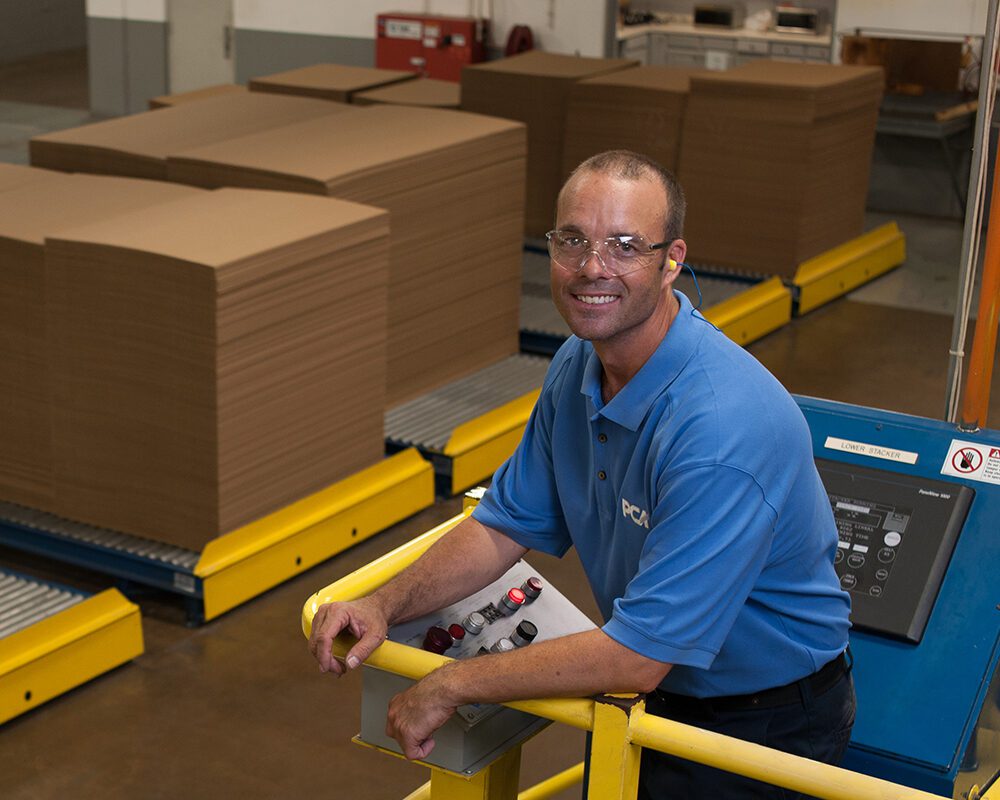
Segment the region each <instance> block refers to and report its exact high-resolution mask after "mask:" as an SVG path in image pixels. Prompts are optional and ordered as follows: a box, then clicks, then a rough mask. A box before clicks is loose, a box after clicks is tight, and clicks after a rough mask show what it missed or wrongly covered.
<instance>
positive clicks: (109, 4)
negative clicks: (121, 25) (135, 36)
mask: <svg viewBox="0 0 1000 800" xmlns="http://www.w3.org/2000/svg"><path fill="white" fill-rule="evenodd" d="M86 8H87V16H88V17H104V18H105V19H123V18H124V17H125V0H87V6H86Z"/></svg>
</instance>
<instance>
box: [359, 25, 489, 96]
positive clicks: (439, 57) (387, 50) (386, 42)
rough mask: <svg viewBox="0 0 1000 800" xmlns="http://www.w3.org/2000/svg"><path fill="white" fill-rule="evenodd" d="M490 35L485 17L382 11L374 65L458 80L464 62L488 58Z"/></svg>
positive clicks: (377, 29) (472, 62)
mask: <svg viewBox="0 0 1000 800" xmlns="http://www.w3.org/2000/svg"><path fill="white" fill-rule="evenodd" d="M488 37H489V23H488V21H487V20H484V19H477V18H474V17H445V16H436V15H429V14H413V13H410V12H404V11H393V12H389V13H385V14H379V15H378V16H377V17H376V23H375V66H376V67H378V68H379V69H403V70H410V71H411V72H419V73H420V74H422V75H424V76H426V77H428V78H437V79H439V80H444V81H457V80H459V79H460V78H461V77H462V67H463V66H464V65H466V64H475V63H477V62H479V61H485V60H486V41H487V39H488Z"/></svg>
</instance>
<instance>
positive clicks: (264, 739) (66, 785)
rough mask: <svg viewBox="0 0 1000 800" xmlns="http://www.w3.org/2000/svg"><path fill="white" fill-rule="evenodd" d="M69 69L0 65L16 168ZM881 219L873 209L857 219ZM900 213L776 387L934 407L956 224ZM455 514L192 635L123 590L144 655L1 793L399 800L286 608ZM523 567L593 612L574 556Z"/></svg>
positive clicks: (788, 346)
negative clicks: (903, 237)
mask: <svg viewBox="0 0 1000 800" xmlns="http://www.w3.org/2000/svg"><path fill="white" fill-rule="evenodd" d="M74 63H75V65H76V66H75V67H73V66H72V65H73V64H74ZM65 64H69V65H70V66H69V67H68V68H67V69H66V70H64V72H66V73H67V74H65V75H63V76H62V77H60V70H59V69H58V68H57V67H56V66H52V65H49V66H48V67H45V68H41V67H39V66H38V64H35V69H34V71H32V70H21V71H18V70H16V69H15V70H11V69H10V68H6V69H7V72H6V74H7V75H14V76H20V77H17V79H16V80H13V81H10V82H8V81H5V79H4V75H5V72H4V69H3V68H0V160H7V161H14V162H22V163H23V162H24V161H25V160H26V150H25V141H26V139H27V138H28V137H29V136H30V135H33V133H34V132H36V131H39V130H51V129H57V128H61V127H66V126H69V125H75V124H79V123H80V122H81V121H82V120H83V119H85V118H86V116H87V114H86V111H85V110H83V109H85V106H86V101H85V97H83V96H81V94H80V92H81V88H80V87H81V86H82V87H83V91H85V81H84V82H81V80H80V76H79V64H80V62H79V57H77V60H76V61H75V62H74V61H73V58H71V57H67V58H66V59H65ZM32 75H35V76H36V78H37V85H36V88H35V89H34V90H32V89H31V88H30V87H31V85H32V80H34V79H33V78H32V77H31V76H32ZM26 86H27V87H28V88H25V87H26ZM73 86H75V87H76V89H75V90H74V89H73V88H72V87H73ZM11 87H13V88H11ZM67 87H69V88H67ZM8 89H9V91H8ZM74 92H75V93H74ZM881 219H882V217H880V216H876V215H873V216H872V218H871V220H870V223H871V224H872V225H875V224H878V223H879V222H880V221H881ZM899 221H900V224H901V225H903V227H904V229H905V230H906V232H907V235H908V242H909V259H908V262H907V264H906V265H904V266H903V267H901V268H900V269H898V270H896V271H895V272H893V273H891V274H889V275H887V276H884V277H883V278H881V279H879V280H878V281H877V282H875V283H873V284H871V285H869V286H868V287H865V288H863V289H861V290H860V291H858V292H856V293H855V294H854V295H852V296H851V298H847V299H841V300H838V301H836V302H834V303H831V304H830V305H828V306H825V307H823V308H821V309H818V310H817V311H815V312H813V313H812V314H810V315H808V316H807V317H804V318H801V319H796V320H794V321H793V322H792V323H791V324H790V325H788V326H787V327H785V328H783V329H781V330H780V331H777V332H776V333H773V334H771V335H770V336H768V337H766V338H765V339H763V340H761V341H759V342H757V343H755V344H753V345H751V346H750V348H749V349H750V351H751V352H752V353H753V354H754V355H755V356H756V357H757V358H759V359H760V360H761V361H762V362H763V363H764V364H765V365H766V366H767V367H768V368H769V369H771V370H772V372H774V374H775V375H776V376H777V377H778V378H779V379H780V380H781V381H782V382H783V383H784V384H785V386H786V387H787V388H788V389H789V390H791V391H793V392H797V393H802V394H807V395H814V396H818V397H825V398H830V399H834V400H842V401H846V402H851V403H859V404H863V405H871V406H877V407H881V408H886V409H892V410H896V411H902V412H906V413H911V414H919V415H925V416H929V417H940V416H941V415H942V411H943V407H944V402H945V375H946V372H947V366H948V355H947V354H948V348H949V345H950V338H951V316H950V314H951V312H952V306H953V304H954V294H955V288H954V287H955V277H954V276H955V274H956V272H957V261H958V256H959V247H960V239H961V225H960V223H958V222H955V221H942V220H929V219H922V218H917V217H907V218H899ZM991 410H992V419H993V420H994V424H996V421H997V420H998V419H1000V416H998V415H1000V387H996V386H995V387H994V395H993V400H992V404H991ZM458 508H459V502H458V501H457V500H449V501H443V502H439V503H438V504H437V505H435V506H434V507H433V508H431V509H429V510H427V511H425V512H423V513H421V514H418V515H417V516H415V517H413V518H411V519H410V520H408V521H406V522H404V523H402V524H400V525H397V526H395V527H394V528H392V529H391V530H388V531H386V532H384V533H382V534H379V535H377V536H375V537H373V538H372V539H370V540H368V541H366V542H363V543H361V544H359V545H358V546H357V547H355V548H354V549H352V550H350V551H347V552H345V553H343V554H341V555H339V556H337V557H335V558H333V559H331V560H329V561H328V562H326V563H325V564H323V565H321V566H319V567H316V568H315V569H313V570H311V571H309V572H308V573H306V574H304V575H302V576H300V577H298V578H296V579H295V580H292V581H289V582H288V583H286V584H284V585H282V586H281V587H278V588H276V589H274V590H272V591H270V592H268V593H266V594H265V595H263V596H261V597H259V598H257V599H255V600H253V601H252V602H250V603H247V604H246V605H244V606H242V607H240V608H238V609H236V610H234V611H232V612H230V613H229V614H226V615H225V616H223V617H222V618H220V619H218V620H216V621H213V622H212V623H210V624H208V625H205V626H203V627H201V628H196V629H192V628H188V627H186V626H185V625H184V622H183V614H182V613H181V610H180V608H179V606H177V605H176V604H174V603H173V602H171V601H170V599H169V598H164V597H160V596H155V595H146V596H139V597H137V600H138V602H139V603H140V605H141V606H142V609H143V618H144V631H145V637H146V652H145V654H144V655H143V656H141V657H140V658H138V659H136V660H135V661H134V662H133V663H131V664H128V665H125V666H123V667H121V668H119V669H117V670H115V671H113V672H111V673H110V674H107V675H105V676H103V677H101V678H99V679H97V680H95V681H93V682H91V683H89V684H87V685H85V686H83V687H81V688H79V689H77V690H75V691H73V692H70V693H68V694H66V695H64V696H62V697H60V698H58V699H56V700H54V701H52V702H50V703H48V704H47V705H45V706H43V707H41V708H39V709H37V710H35V711H33V712H31V713H28V714H25V715H23V716H21V717H19V718H16V719H15V720H13V721H11V722H9V723H7V724H5V725H4V726H3V727H2V728H0V797H3V798H4V799H5V800H48V799H49V798H51V799H52V800H55V798H63V797H73V798H74V799H75V800H88V799H89V798H94V799H95V800H96V799H97V798H100V799H101V800H115V799H116V798H150V799H153V798H165V799H166V798H176V797H192V798H229V797H240V798H244V799H245V800H250V799H251V798H286V797H287V798H297V797H317V798H321V797H345V796H346V797H360V798H371V799H372V800H380V799H381V798H385V799H386V800H397V798H402V797H404V796H405V795H406V794H407V793H408V792H409V791H411V790H412V789H414V788H415V787H416V786H418V785H420V784H421V783H422V782H423V781H425V780H426V773H425V771H424V770H423V769H422V768H419V767H416V766H414V765H411V764H408V763H405V762H403V761H401V760H397V759H393V758H389V757H386V756H384V755H381V754H378V753H375V752H371V751H368V750H366V749H363V748H359V747H356V746H354V745H352V744H350V742H349V739H350V737H351V736H352V735H354V734H355V733H356V732H357V730H358V727H359V724H358V719H359V695H360V682H359V678H358V676H357V675H352V676H350V677H348V678H345V679H343V680H341V681H339V682H338V681H335V680H333V679H331V678H330V677H328V676H321V675H319V673H318V672H317V671H316V668H315V666H314V664H313V662H312V659H311V657H310V656H309V655H308V653H307V651H306V647H305V642H304V640H303V638H302V635H301V632H300V630H299V616H300V611H301V606H302V603H303V602H304V601H305V599H306V598H307V597H308V596H309V595H311V594H312V593H313V592H314V591H316V590H317V589H318V588H320V587H322V586H325V585H327V584H328V583H330V582H332V581H334V580H336V579H337V578H339V577H341V576H343V575H345V574H347V573H349V572H350V571H352V570H354V569H356V568H357V567H359V566H361V565H362V564H365V563H367V562H369V561H371V560H372V559H374V558H376V557H377V556H379V555H380V554H382V553H384V552H386V551H387V550H389V549H391V548H392V547H395V546H397V545H399V544H401V543H402V542H404V541H407V540H408V539H409V538H412V536H414V535H416V534H418V533H421V532H423V531H424V530H427V529H429V528H430V527H432V526H433V525H435V524H437V523H438V522H440V521H442V520H444V519H447V518H449V517H450V516H452V515H454V514H455V513H457V511H458ZM531 561H532V563H533V564H534V565H535V566H536V567H537V568H538V570H539V571H540V572H541V574H543V575H544V576H546V577H547V578H548V579H549V580H551V581H552V582H553V583H555V584H556V585H558V586H559V587H560V589H561V590H562V591H563V592H564V593H565V594H566V595H567V596H569V597H570V599H572V600H574V601H575V602H577V603H578V604H579V605H580V606H581V607H582V608H583V609H584V610H585V611H586V612H587V613H590V614H592V615H594V614H596V608H595V606H594V603H593V599H592V597H591V595H590V592H589V589H588V588H587V586H586V581H585V579H584V577H583V574H582V571H581V569H580V567H579V563H578V562H577V561H576V560H575V559H574V558H573V557H567V558H566V559H564V560H562V561H556V560H554V559H551V558H547V557H544V556H534V557H532V559H531ZM0 564H9V565H11V566H17V567H20V568H23V569H25V570H29V571H34V572H37V573H43V574H50V575H52V574H54V575H57V576H58V577H59V578H60V579H61V580H63V581H65V582H67V583H74V584H76V585H80V586H83V587H85V588H92V589H97V588H102V587H104V586H108V585H111V581H109V580H108V579H107V578H104V577H102V576H99V575H93V574H89V573H85V572H82V571H79V570H71V569H68V568H65V567H53V566H52V565H49V564H46V563H44V562H41V561H39V560H37V559H29V558H26V557H24V556H22V555H20V554H16V553H12V552H7V551H0ZM582 738H583V737H582V734H580V733H578V732H577V731H574V730H570V729H567V728H562V727H559V728H556V727H550V728H549V729H548V730H546V731H545V732H543V733H542V734H541V735H540V736H539V737H538V738H537V739H536V740H535V742H534V743H532V744H529V745H528V746H527V747H526V748H525V755H524V764H523V770H522V785H523V786H527V785H531V784H532V783H534V782H536V781H538V780H540V779H541V778H543V777H545V776H547V775H550V774H552V773H553V772H555V771H557V770H559V769H562V768H564V767H566V766H569V765H571V764H572V763H575V762H576V761H577V760H579V758H580V757H581V753H582ZM576 796H578V794H577V792H565V793H563V794H562V795H561V797H562V798H563V799H564V800H565V799H566V798H570V797H576Z"/></svg>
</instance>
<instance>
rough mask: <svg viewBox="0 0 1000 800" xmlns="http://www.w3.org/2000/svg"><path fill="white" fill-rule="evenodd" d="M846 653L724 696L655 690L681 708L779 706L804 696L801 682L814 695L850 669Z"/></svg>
mask: <svg viewBox="0 0 1000 800" xmlns="http://www.w3.org/2000/svg"><path fill="white" fill-rule="evenodd" d="M850 669H851V668H850V666H849V664H848V660H847V657H846V656H845V654H844V653H841V654H840V655H839V656H837V657H836V658H835V659H833V661H830V662H828V663H827V664H826V665H825V666H823V667H821V668H820V669H819V670H818V671H817V672H814V673H813V674H812V675H808V676H806V677H805V678H802V679H801V680H797V681H792V682H791V683H789V684H786V685H785V686H776V687H774V688H773V689H764V690H762V691H760V692H753V693H751V694H732V695H726V696H724V697H690V696H689V695H683V694H674V693H673V692H664V691H662V690H661V689H657V690H656V691H655V692H654V694H655V695H656V697H658V698H659V699H660V700H662V701H664V702H665V703H666V704H667V705H668V706H672V707H674V708H680V709H685V708H686V709H712V710H714V711H752V710H754V709H758V708H776V707H777V706H787V705H791V704H792V703H798V702H800V701H801V699H802V685H803V684H805V685H806V686H808V687H809V689H810V691H811V692H812V694H813V696H814V697H818V696H819V695H821V694H823V693H824V692H826V691H827V690H829V689H831V688H833V685H834V684H835V683H836V682H837V681H839V680H840V679H841V677H843V676H844V675H845V674H846V673H848V672H850Z"/></svg>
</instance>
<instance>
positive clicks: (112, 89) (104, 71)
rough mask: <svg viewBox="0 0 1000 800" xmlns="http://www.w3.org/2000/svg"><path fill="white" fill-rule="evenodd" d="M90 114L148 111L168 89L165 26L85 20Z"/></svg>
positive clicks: (110, 114)
mask: <svg viewBox="0 0 1000 800" xmlns="http://www.w3.org/2000/svg"><path fill="white" fill-rule="evenodd" d="M87 47H88V54H87V58H88V61H89V73H90V110H91V111H92V112H93V113H94V114H98V115H101V116H109V117H110V116H119V115H121V114H131V113H134V112H136V111H146V110H147V109H148V108H149V98H150V97H156V96H157V95H161V94H165V93H166V91H167V26H166V25H165V24H164V23H161V22H138V21H135V20H123V19H105V18H103V17H90V18H88V20H87Z"/></svg>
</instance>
